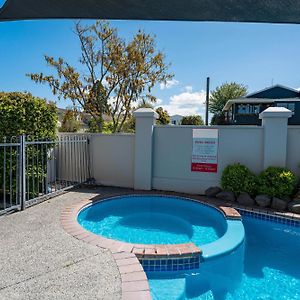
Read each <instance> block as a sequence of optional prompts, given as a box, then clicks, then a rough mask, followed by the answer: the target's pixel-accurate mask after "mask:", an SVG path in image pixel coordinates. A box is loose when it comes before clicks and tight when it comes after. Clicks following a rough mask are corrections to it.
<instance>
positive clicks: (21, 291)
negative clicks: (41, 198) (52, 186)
mask: <svg viewBox="0 0 300 300" xmlns="http://www.w3.org/2000/svg"><path fill="white" fill-rule="evenodd" d="M114 190H117V189H114ZM102 193H108V194H110V193H111V192H109V190H108V189H106V190H105V191H104V190H103V189H101V188H100V189H94V190H91V189H80V190H74V191H72V192H68V193H66V194H63V195H60V196H58V197H55V198H52V199H50V200H47V201H45V202H43V203H41V204H38V205H36V206H34V207H31V208H28V209H26V210H25V211H22V212H17V213H13V214H10V215H6V216H2V217H1V218H0V228H1V230H0V245H1V246H0V261H1V264H0V299H1V300H14V299H30V300H33V299H39V300H40V299H43V300H45V299H110V300H111V299H116V300H117V299H121V288H122V286H121V277H120V273H119V270H118V267H117V264H116V262H115V259H114V258H113V255H112V253H111V252H110V251H109V250H105V249H103V248H99V247H97V246H93V245H90V244H87V243H83V242H82V241H79V240H77V239H75V238H74V237H72V236H70V235H68V234H67V233H66V232H65V231H64V230H63V228H62V227H61V224H60V215H61V211H62V209H63V208H64V207H65V206H67V205H72V204H74V203H78V202H79V201H81V200H83V199H86V198H87V197H94V196H96V195H99V194H102Z"/></svg>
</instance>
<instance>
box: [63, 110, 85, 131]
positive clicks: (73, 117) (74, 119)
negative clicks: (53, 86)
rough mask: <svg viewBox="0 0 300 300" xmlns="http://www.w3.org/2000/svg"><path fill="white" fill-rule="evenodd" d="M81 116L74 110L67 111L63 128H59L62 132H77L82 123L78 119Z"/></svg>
mask: <svg viewBox="0 0 300 300" xmlns="http://www.w3.org/2000/svg"><path fill="white" fill-rule="evenodd" d="M79 117H80V114H79V113H78V112H77V111H76V110H73V109H67V110H66V112H65V114H64V117H63V120H62V124H61V127H60V128H59V131H60V132H77V131H78V130H79V129H80V121H79V120H78V118H79Z"/></svg>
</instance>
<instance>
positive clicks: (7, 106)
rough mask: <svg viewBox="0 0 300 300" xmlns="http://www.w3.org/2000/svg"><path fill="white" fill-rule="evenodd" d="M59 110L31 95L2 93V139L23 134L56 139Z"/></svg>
mask: <svg viewBox="0 0 300 300" xmlns="http://www.w3.org/2000/svg"><path fill="white" fill-rule="evenodd" d="M56 128H57V108H56V105H55V104H54V103H47V102H46V100H45V99H41V98H37V97H34V96H32V95H31V94H30V93H20V92H12V93H6V92H0V139H2V138H3V137H7V138H10V137H12V136H18V135H21V134H26V135H31V136H33V137H34V138H39V139H54V138H55V137H56Z"/></svg>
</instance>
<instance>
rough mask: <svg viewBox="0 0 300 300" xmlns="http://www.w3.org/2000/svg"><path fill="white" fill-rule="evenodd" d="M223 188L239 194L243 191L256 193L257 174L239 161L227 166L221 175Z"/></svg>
mask: <svg viewBox="0 0 300 300" xmlns="http://www.w3.org/2000/svg"><path fill="white" fill-rule="evenodd" d="M221 184H222V188H223V189H224V190H226V191H231V192H234V193H235V194H236V195H239V194H240V193H242V192H246V193H249V194H250V195H254V193H255V190H256V178H255V175H254V174H253V173H252V172H251V171H250V170H249V169H248V168H247V167H246V166H243V165H241V164H239V163H236V164H233V165H229V166H227V167H226V168H225V169H224V171H223V173H222V177H221Z"/></svg>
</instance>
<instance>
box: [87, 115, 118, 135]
mask: <svg viewBox="0 0 300 300" xmlns="http://www.w3.org/2000/svg"><path fill="white" fill-rule="evenodd" d="M88 126H89V130H88V132H91V133H100V131H99V127H98V126H97V122H96V120H95V119H93V118H92V119H90V120H89V123H88ZM101 133H106V134H111V133H113V123H112V122H108V121H103V124H102V131H101Z"/></svg>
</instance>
